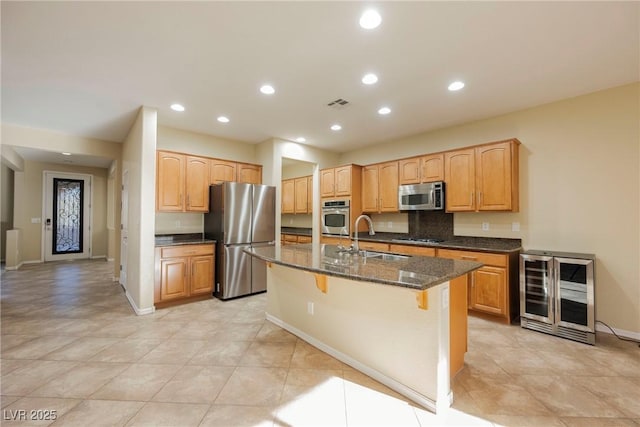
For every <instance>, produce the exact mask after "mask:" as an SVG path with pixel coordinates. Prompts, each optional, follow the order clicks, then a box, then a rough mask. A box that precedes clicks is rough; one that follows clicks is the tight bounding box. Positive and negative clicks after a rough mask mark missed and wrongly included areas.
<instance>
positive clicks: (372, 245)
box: [358, 241, 389, 252]
mask: <svg viewBox="0 0 640 427" xmlns="http://www.w3.org/2000/svg"><path fill="white" fill-rule="evenodd" d="M358 247H359V248H360V249H367V250H370V251H384V252H389V244H388V243H378V242H362V241H359V242H358Z"/></svg>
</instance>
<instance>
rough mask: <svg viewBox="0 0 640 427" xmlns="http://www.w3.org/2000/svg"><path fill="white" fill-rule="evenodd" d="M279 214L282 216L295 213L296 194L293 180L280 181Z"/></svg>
mask: <svg viewBox="0 0 640 427" xmlns="http://www.w3.org/2000/svg"><path fill="white" fill-rule="evenodd" d="M281 193H282V194H281V202H282V206H281V212H282V213H283V214H292V213H295V197H296V196H295V194H296V186H295V180H293V179H285V180H282V185H281Z"/></svg>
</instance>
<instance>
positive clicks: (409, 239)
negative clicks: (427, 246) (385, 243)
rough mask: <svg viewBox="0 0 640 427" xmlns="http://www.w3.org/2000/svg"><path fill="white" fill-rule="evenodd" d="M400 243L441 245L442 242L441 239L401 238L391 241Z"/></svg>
mask: <svg viewBox="0 0 640 427" xmlns="http://www.w3.org/2000/svg"><path fill="white" fill-rule="evenodd" d="M393 240H397V241H400V242H416V243H442V242H444V240H442V239H433V238H415V237H401V238H399V239H393Z"/></svg>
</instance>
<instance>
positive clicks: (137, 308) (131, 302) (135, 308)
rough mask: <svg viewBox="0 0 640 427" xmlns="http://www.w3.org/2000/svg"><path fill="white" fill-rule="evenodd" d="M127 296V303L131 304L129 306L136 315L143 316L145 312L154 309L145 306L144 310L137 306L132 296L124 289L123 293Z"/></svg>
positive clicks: (153, 308) (150, 311)
mask: <svg viewBox="0 0 640 427" xmlns="http://www.w3.org/2000/svg"><path fill="white" fill-rule="evenodd" d="M124 294H125V295H126V296H127V299H128V300H129V304H130V305H131V307H132V308H133V311H135V312H136V314H137V315H138V316H144V315H145V314H151V313H153V312H154V311H156V308H155V307H150V308H145V309H144V310H143V309H141V308H139V307H138V306H137V305H136V302H135V301H134V300H133V298H132V297H131V294H129V291H125V293H124Z"/></svg>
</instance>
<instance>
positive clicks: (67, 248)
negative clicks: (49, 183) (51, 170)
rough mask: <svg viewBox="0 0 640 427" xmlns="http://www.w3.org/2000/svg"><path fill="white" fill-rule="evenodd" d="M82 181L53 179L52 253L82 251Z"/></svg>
mask: <svg viewBox="0 0 640 427" xmlns="http://www.w3.org/2000/svg"><path fill="white" fill-rule="evenodd" d="M83 184H84V181H83V180H79V179H61V178H54V179H53V213H54V215H53V239H52V241H53V247H52V251H51V252H52V253H53V254H69V253H81V252H83V230H84V224H83V220H84V212H83V209H84V185H83Z"/></svg>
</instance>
